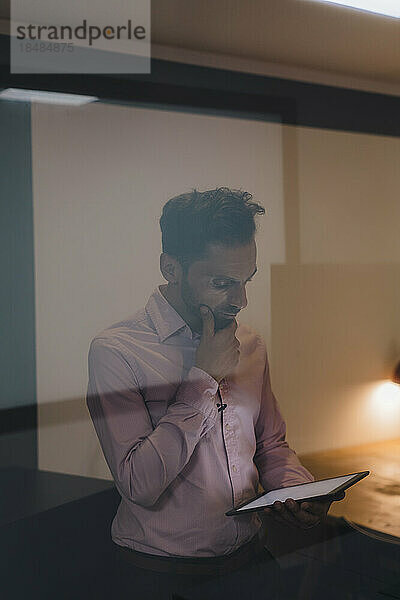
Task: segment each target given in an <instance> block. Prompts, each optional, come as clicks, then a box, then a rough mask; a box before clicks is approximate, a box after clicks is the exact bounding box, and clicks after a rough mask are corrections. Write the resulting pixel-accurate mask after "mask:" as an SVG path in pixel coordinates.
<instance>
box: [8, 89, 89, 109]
mask: <svg viewBox="0 0 400 600" xmlns="http://www.w3.org/2000/svg"><path fill="white" fill-rule="evenodd" d="M0 100H17V101H21V102H44V103H46V104H68V105H70V106H80V105H82V104H88V103H89V102H95V101H96V100H98V98H97V97H96V96H80V95H78V94H62V93H59V92H44V91H41V90H23V89H17V88H7V89H6V90H2V91H1V92H0Z"/></svg>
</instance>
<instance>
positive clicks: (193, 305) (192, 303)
mask: <svg viewBox="0 0 400 600" xmlns="http://www.w3.org/2000/svg"><path fill="white" fill-rule="evenodd" d="M181 296H182V300H183V302H184V303H185V304H186V307H187V309H188V310H189V311H190V312H191V313H192V314H193V315H194V316H195V317H196V318H200V319H201V316H200V306H201V305H204V306H207V307H208V309H209V310H210V311H211V312H212V314H213V316H214V323H215V331H219V330H220V329H225V327H228V325H230V324H231V323H232V321H233V319H234V317H233V318H232V319H229V318H227V317H223V316H222V315H220V314H218V312H214V310H213V309H212V308H211V307H210V306H208V304H206V303H204V302H198V301H197V300H196V298H195V296H194V294H193V291H192V288H191V287H190V285H189V283H188V281H187V279H186V276H185V277H184V278H183V279H182V283H181ZM227 310H228V309H227Z"/></svg>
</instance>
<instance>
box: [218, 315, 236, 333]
mask: <svg viewBox="0 0 400 600" xmlns="http://www.w3.org/2000/svg"><path fill="white" fill-rule="evenodd" d="M234 320H235V317H234V316H232V317H228V315H216V317H215V329H216V330H217V331H219V330H220V329H225V327H229V325H230V324H231V323H232V321H234Z"/></svg>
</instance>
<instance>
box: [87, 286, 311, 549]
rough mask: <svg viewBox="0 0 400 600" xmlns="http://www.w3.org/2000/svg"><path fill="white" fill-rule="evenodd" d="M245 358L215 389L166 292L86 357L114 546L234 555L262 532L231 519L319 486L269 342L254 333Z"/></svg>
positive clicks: (249, 519)
mask: <svg viewBox="0 0 400 600" xmlns="http://www.w3.org/2000/svg"><path fill="white" fill-rule="evenodd" d="M236 336H237V338H238V339H239V341H240V361H239V364H238V366H237V368H236V370H235V372H234V373H233V374H232V375H230V376H228V377H227V378H226V379H223V380H222V382H221V383H220V386H219V389H220V394H221V398H222V401H223V403H224V404H226V405H227V407H226V408H225V410H223V411H220V412H218V408H217V404H218V403H219V402H220V398H219V396H218V393H217V390H218V384H217V382H216V381H215V379H214V378H213V377H211V376H210V375H208V374H207V373H205V372H204V371H202V370H201V369H198V368H197V367H194V366H193V364H194V361H195V353H196V349H197V347H198V345H199V342H200V336H199V335H198V334H196V333H192V331H191V330H190V328H189V327H188V325H187V324H186V323H185V321H184V320H183V319H182V318H181V317H180V315H179V314H178V313H177V312H176V311H175V310H174V309H173V308H172V306H171V305H170V304H169V303H168V301H167V300H166V299H165V298H164V296H163V295H162V293H161V292H160V290H159V288H157V289H156V290H155V291H154V292H153V294H152V295H151V296H150V298H149V301H148V303H147V304H146V307H145V308H144V309H142V310H140V311H138V312H137V313H136V314H135V315H134V316H132V317H131V318H128V319H126V320H124V321H120V322H118V323H115V324H114V325H111V326H110V327H108V328H107V329H105V330H104V331H102V332H101V333H99V334H98V335H96V337H95V338H94V339H93V341H92V343H91V345H90V350H89V357H88V363H89V383H88V390H87V406H88V409H89V412H90V415H91V418H92V420H93V424H94V427H95V430H96V433H97V436H98V438H99V441H100V444H101V447H102V450H103V453H104V456H105V459H106V461H107V464H108V466H109V468H110V471H111V474H112V476H113V478H114V481H115V484H116V487H117V489H118V491H119V493H120V495H121V502H120V505H119V507H118V511H117V513H116V515H115V517H114V520H113V522H112V526H111V536H112V539H113V541H114V542H115V543H116V544H119V545H121V546H127V547H129V548H132V549H134V550H137V551H139V552H146V553H150V554H157V555H163V556H181V557H203V556H217V555H222V554H227V553H231V552H233V551H235V550H236V549H238V548H239V547H240V546H241V545H243V544H245V543H246V542H247V541H249V540H250V539H251V538H252V537H254V536H255V535H256V534H257V533H258V532H259V529H260V527H261V520H260V517H259V516H258V514H257V513H249V514H244V515H240V516H234V517H227V516H225V513H226V512H227V511H228V510H230V509H231V508H232V507H233V506H236V505H238V504H240V503H242V502H243V501H245V500H247V499H251V498H252V497H254V496H255V495H256V494H257V493H258V492H259V491H260V488H259V484H261V485H262V487H263V488H264V490H269V489H274V488H279V487H283V486H288V485H293V484H296V483H302V482H305V481H313V480H314V478H313V476H312V475H311V474H310V473H309V472H308V471H307V470H306V469H305V468H304V467H303V466H302V465H301V463H300V461H299V460H298V458H297V456H296V454H295V452H294V451H293V450H291V449H290V448H289V446H288V444H287V442H286V441H285V435H286V427H285V423H284V421H283V419H282V416H281V413H280V411H279V408H278V405H277V402H276V399H275V397H274V395H273V393H272V390H271V385H270V377H269V368H268V360H267V353H266V348H265V344H264V342H263V340H262V338H261V337H260V336H258V335H257V334H255V333H254V332H253V331H252V330H250V329H249V328H248V327H246V326H243V325H241V326H239V327H238V329H237V333H236Z"/></svg>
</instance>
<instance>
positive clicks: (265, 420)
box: [254, 355, 314, 491]
mask: <svg viewBox="0 0 400 600" xmlns="http://www.w3.org/2000/svg"><path fill="white" fill-rule="evenodd" d="M255 431H256V439H257V445H256V453H255V456H254V462H255V464H256V466H257V469H258V472H259V477H260V482H261V485H262V486H263V488H264V490H265V491H268V490H273V489H279V488H281V487H287V486H290V485H296V484H298V483H305V482H308V481H314V477H313V475H312V474H311V473H310V472H309V471H308V470H307V469H306V468H305V467H303V465H302V464H301V462H300V460H299V459H298V457H297V455H296V452H295V451H294V450H292V449H291V448H290V447H289V445H288V443H287V441H286V424H285V421H284V420H283V417H282V414H281V412H280V410H279V406H278V403H277V401H276V398H275V396H274V394H273V392H272V389H271V381H270V374H269V365H268V358H267V355H265V369H264V374H263V385H262V395H261V406H260V412H259V415H258V419H257V422H256V427H255Z"/></svg>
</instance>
